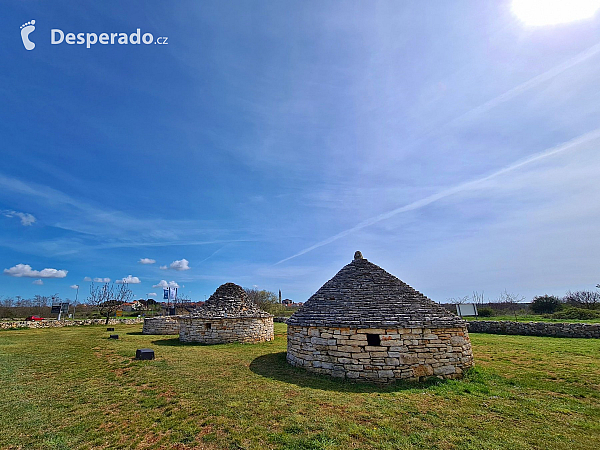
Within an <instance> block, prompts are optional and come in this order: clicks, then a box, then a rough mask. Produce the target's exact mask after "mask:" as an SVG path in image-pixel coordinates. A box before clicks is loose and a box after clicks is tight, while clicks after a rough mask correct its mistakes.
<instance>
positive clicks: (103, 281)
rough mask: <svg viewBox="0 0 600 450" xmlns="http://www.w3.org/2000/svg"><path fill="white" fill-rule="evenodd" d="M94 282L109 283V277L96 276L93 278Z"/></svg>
mask: <svg viewBox="0 0 600 450" xmlns="http://www.w3.org/2000/svg"><path fill="white" fill-rule="evenodd" d="M86 278H87V277H86ZM84 281H91V280H84ZM94 282H95V283H110V278H108V277H105V278H102V277H96V278H94Z"/></svg>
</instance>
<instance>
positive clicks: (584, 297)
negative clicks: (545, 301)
mask: <svg viewBox="0 0 600 450" xmlns="http://www.w3.org/2000/svg"><path fill="white" fill-rule="evenodd" d="M563 301H564V302H565V303H566V304H568V305H570V306H575V307H576V308H587V309H596V308H598V307H600V292H596V291H576V292H571V291H569V292H567V294H566V295H565V296H564V297H563Z"/></svg>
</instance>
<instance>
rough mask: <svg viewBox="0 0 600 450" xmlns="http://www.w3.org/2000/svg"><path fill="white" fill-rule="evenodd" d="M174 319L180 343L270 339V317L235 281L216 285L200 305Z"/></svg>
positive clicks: (271, 321) (254, 341) (221, 342)
mask: <svg viewBox="0 0 600 450" xmlns="http://www.w3.org/2000/svg"><path fill="white" fill-rule="evenodd" d="M177 320H178V322H179V340H180V341H181V342H200V343H204V344H225V343H229V342H246V343H256V342H264V341H270V340H272V339H273V316H272V315H271V314H269V313H267V312H265V311H263V310H262V309H260V308H259V307H258V306H256V304H255V303H254V302H253V301H252V300H250V299H248V296H247V295H246V291H244V289H243V288H242V287H241V286H238V285H237V284H234V283H226V284H223V285H221V286H219V287H218V288H217V290H216V291H215V293H214V294H213V295H211V296H210V298H209V299H208V300H207V301H206V303H205V304H204V305H203V306H202V307H200V308H198V309H197V310H196V311H194V312H193V313H192V314H190V315H187V316H179V317H178V318H177Z"/></svg>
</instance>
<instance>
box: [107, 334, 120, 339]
mask: <svg viewBox="0 0 600 450" xmlns="http://www.w3.org/2000/svg"><path fill="white" fill-rule="evenodd" d="M108 338H109V339H119V335H118V334H111V335H110V336H109V337H108Z"/></svg>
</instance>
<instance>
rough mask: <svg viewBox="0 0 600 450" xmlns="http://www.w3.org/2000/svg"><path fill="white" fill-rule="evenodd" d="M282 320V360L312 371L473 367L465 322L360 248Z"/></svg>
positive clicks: (416, 375)
mask: <svg viewBox="0 0 600 450" xmlns="http://www.w3.org/2000/svg"><path fill="white" fill-rule="evenodd" d="M287 323H288V352H287V360H288V362H289V363H290V364H292V365H294V366H298V367H303V368H305V369H307V370H309V371H312V372H316V373H322V374H327V375H331V376H334V377H340V378H349V379H356V380H363V381H373V382H380V383H387V382H392V381H395V380H399V379H410V380H420V379H422V378H424V377H427V376H437V377H440V378H459V377H461V376H462V374H463V373H464V371H465V369H467V368H469V367H471V366H472V365H473V353H472V351H471V342H470V340H469V335H468V333H467V328H466V322H465V321H464V320H462V319H461V318H459V317H458V316H456V315H454V314H452V313H451V312H449V311H447V310H446V309H444V308H443V307H441V306H440V305H438V304H437V303H435V302H433V301H432V300H430V299H428V298H427V297H425V296H424V295H423V294H421V293H420V292H418V291H416V290H415V289H413V288H412V287H410V286H408V285H407V284H405V283H403V282H402V281H400V280H399V279H398V278H396V277H394V276H393V275H391V274H389V273H388V272H386V271H385V270H383V269H382V268H380V267H378V266H376V265H375V264H372V263H370V262H369V261H367V260H366V259H364V258H362V255H361V254H360V252H356V254H355V259H354V261H353V262H352V263H350V264H348V265H347V266H345V267H344V268H343V269H342V270H340V271H339V272H338V274H337V275H336V276H335V277H333V278H332V279H331V280H329V281H328V282H327V283H325V285H323V287H322V288H321V289H319V290H318V291H317V292H316V293H315V294H314V295H313V296H312V297H311V298H310V299H309V300H308V301H307V302H306V303H305V304H304V306H303V307H302V308H301V309H300V310H299V311H298V312H296V313H295V314H294V315H292V317H290V319H288V322H287Z"/></svg>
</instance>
